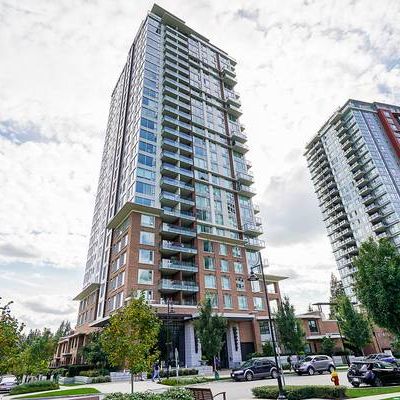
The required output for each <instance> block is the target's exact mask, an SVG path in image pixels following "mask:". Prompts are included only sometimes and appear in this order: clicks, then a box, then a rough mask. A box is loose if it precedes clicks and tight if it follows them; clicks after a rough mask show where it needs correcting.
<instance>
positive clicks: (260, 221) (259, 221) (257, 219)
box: [254, 217, 262, 226]
mask: <svg viewBox="0 0 400 400" xmlns="http://www.w3.org/2000/svg"><path fill="white" fill-rule="evenodd" d="M254 222H255V223H256V225H259V226H261V225H262V220H261V218H260V217H254Z"/></svg>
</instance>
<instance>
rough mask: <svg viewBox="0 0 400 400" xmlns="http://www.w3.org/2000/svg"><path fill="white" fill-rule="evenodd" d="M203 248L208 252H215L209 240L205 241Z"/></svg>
mask: <svg viewBox="0 0 400 400" xmlns="http://www.w3.org/2000/svg"><path fill="white" fill-rule="evenodd" d="M203 250H204V251H206V252H208V253H212V252H213V246H212V243H211V242H210V241H208V240H206V241H204V242H203Z"/></svg>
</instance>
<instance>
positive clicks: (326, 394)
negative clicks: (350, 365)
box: [252, 386, 346, 400]
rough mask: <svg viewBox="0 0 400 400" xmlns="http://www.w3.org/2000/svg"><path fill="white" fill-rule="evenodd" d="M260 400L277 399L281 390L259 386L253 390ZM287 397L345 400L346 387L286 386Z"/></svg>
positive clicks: (297, 399)
mask: <svg viewBox="0 0 400 400" xmlns="http://www.w3.org/2000/svg"><path fill="white" fill-rule="evenodd" d="M252 392H253V395H254V396H255V397H257V398H258V399H277V398H278V395H279V390H278V388H277V387H276V386H259V387H255V388H253V389H252ZM284 392H285V395H286V397H287V399H288V400H302V399H311V398H320V399H343V398H344V397H345V392H346V387H345V386H285V389H284Z"/></svg>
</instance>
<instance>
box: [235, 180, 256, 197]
mask: <svg viewBox="0 0 400 400" xmlns="http://www.w3.org/2000/svg"><path fill="white" fill-rule="evenodd" d="M238 192H239V194H242V195H244V196H249V197H253V196H255V195H256V192H255V190H254V189H253V188H251V187H250V186H246V185H242V184H241V183H240V184H239V185H238Z"/></svg>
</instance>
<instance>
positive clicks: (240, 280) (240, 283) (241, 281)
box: [236, 278, 246, 291]
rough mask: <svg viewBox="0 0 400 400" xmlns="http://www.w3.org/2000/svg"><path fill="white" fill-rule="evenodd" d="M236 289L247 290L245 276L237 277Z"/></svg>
mask: <svg viewBox="0 0 400 400" xmlns="http://www.w3.org/2000/svg"><path fill="white" fill-rule="evenodd" d="M236 290H240V291H244V290H246V288H245V285H244V279H243V278H236Z"/></svg>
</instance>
